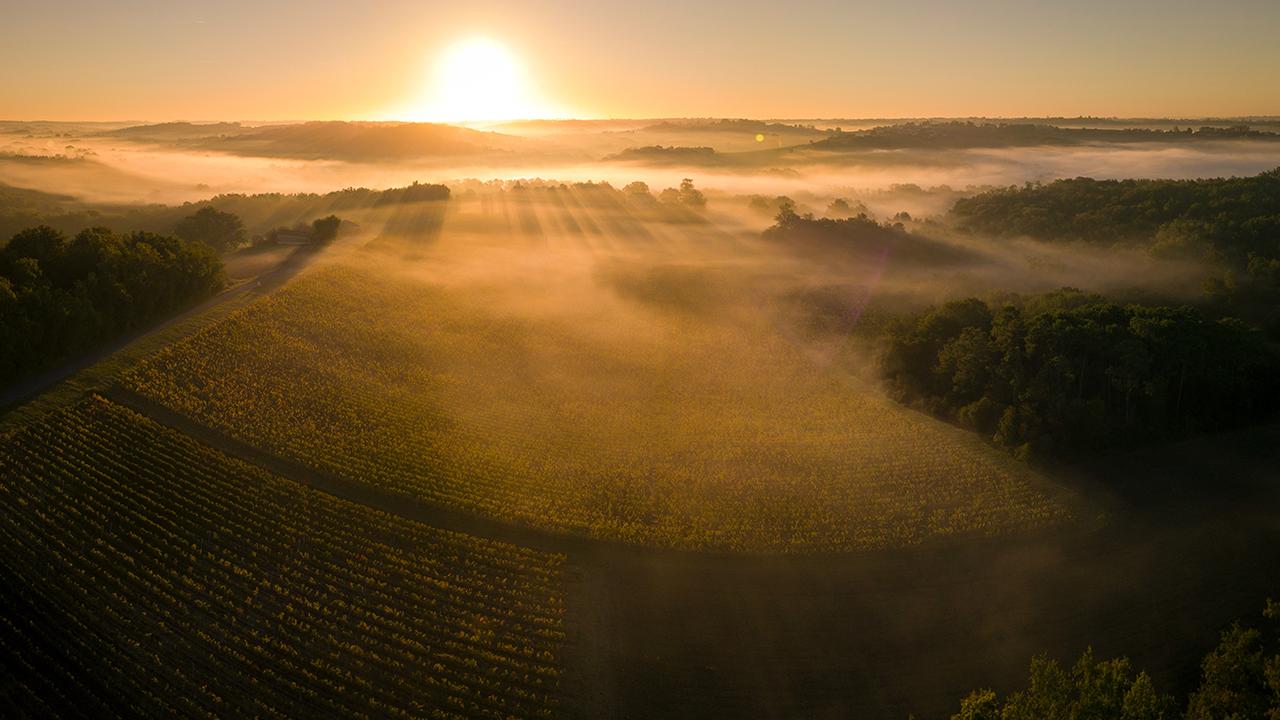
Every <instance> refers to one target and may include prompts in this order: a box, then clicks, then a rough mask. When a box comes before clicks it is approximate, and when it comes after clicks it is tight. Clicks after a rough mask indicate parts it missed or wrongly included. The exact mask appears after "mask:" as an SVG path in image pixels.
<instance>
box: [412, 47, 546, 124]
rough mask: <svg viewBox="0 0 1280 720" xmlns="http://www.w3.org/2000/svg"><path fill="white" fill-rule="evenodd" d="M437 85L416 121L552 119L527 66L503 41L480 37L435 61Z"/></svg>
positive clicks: (447, 51) (419, 110)
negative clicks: (538, 96)
mask: <svg viewBox="0 0 1280 720" xmlns="http://www.w3.org/2000/svg"><path fill="white" fill-rule="evenodd" d="M434 67H435V75H434V85H433V88H432V91H431V94H430V96H429V99H428V100H427V101H426V102H425V103H424V104H423V105H422V106H421V108H420V109H418V110H417V111H416V112H414V113H413V114H414V115H415V116H416V117H415V118H414V119H418V120H430V121H434V122H469V121H486V120H517V119H528V118H545V117H552V116H554V115H555V114H556V113H552V112H551V111H550V110H549V108H548V107H547V106H546V105H545V104H544V103H543V102H542V101H541V100H540V99H538V98H537V97H536V93H535V92H534V89H533V86H532V84H531V80H530V78H529V77H528V74H527V72H526V70H525V67H524V64H523V63H522V62H521V61H520V59H519V58H518V57H516V56H515V55H514V54H512V53H511V51H509V50H508V49H507V48H506V47H505V46H503V45H502V44H501V43H499V42H496V41H494V40H491V39H489V38H484V37H477V38H471V39H468V40H464V41H462V42H459V43H457V44H455V45H452V46H450V47H448V48H446V49H445V50H444V52H442V53H441V54H440V56H439V57H438V58H436V59H435V65H434Z"/></svg>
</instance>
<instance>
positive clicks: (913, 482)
mask: <svg viewBox="0 0 1280 720" xmlns="http://www.w3.org/2000/svg"><path fill="white" fill-rule="evenodd" d="M549 235H550V234H549ZM566 237H569V236H567V234H566V235H559V236H554V237H553V239H550V240H548V241H547V242H557V241H559V242H569V241H570V240H566ZM695 237H699V238H700V239H699V241H700V242H713V241H714V237H713V236H712V237H709V238H708V237H704V236H701V235H696V236H695ZM443 238H444V239H442V240H441V243H440V244H439V245H437V246H417V249H415V250H412V253H413V254H412V257H411V258H405V257H404V256H403V255H400V254H398V253H401V252H404V250H403V249H401V250H396V249H391V250H388V251H387V253H388V254H383V253H382V252H380V251H369V252H368V253H365V254H363V255H360V254H358V255H356V256H355V257H351V258H346V259H343V260H341V261H335V262H334V263H332V264H329V265H326V266H324V267H319V268H317V269H315V270H314V271H312V272H310V273H308V274H307V275H305V276H303V277H301V278H299V279H298V280H297V281H296V282H294V283H293V284H291V285H289V286H288V287H286V288H285V289H283V290H282V291H281V292H278V293H275V294H273V295H271V296H270V297H267V298H263V299H261V300H259V301H257V302H255V303H254V304H253V305H251V306H249V307H247V308H244V309H243V310H240V311H237V312H236V313H235V314H233V315H232V316H230V317H228V318H227V319H226V320H225V321H223V322H220V323H218V324H216V325H213V326H211V327H209V328H207V329H205V330H203V331H202V332H200V333H197V334H196V335H194V336H192V337H191V338H189V339H187V340H185V341H182V342H179V343H175V344H174V345H172V346H170V347H167V348H165V349H164V350H162V351H161V352H159V353H158V354H157V355H156V356H154V357H153V358H151V359H149V360H148V361H146V362H145V363H143V364H142V365H141V366H140V367H139V368H137V369H136V370H134V371H132V372H130V373H128V374H127V376H126V378H125V384H126V386H127V387H129V388H131V389H132V390H134V391H137V392H139V393H142V394H143V395H146V396H147V397H149V398H151V399H153V400H155V401H158V402H160V403H162V404H164V405H166V406H168V407H169V408H172V409H174V410H177V411H178V412H181V413H184V414H186V415H188V416H189V417H191V418H193V419H195V420H197V421H199V422H203V423H206V424H208V425H210V426H211V427H214V428H217V429H219V430H221V431H223V432H225V433H227V434H229V435H231V436H233V437H236V438H238V439H240V440H243V441H246V442H249V443H251V444H254V445H257V446H259V447H261V448H264V449H266V450H269V451H271V452H275V453H278V454H280V455H282V456H285V457H288V458H291V459H293V460H296V461H299V462H301V463H303V464H306V465H310V466H312V467H314V468H317V469H319V470H322V471H325V472H328V473H333V474H336V475H339V476H342V477H345V478H348V479H352V480H357V481H360V482H365V483H369V484H370V485H373V486H376V487H379V488H383V489H389V490H393V491H397V492H402V493H405V494H408V495H412V496H415V497H419V498H424V499H427V500H429V501H431V502H434V503H438V504H440V505H442V506H445V507H449V508H454V509H461V510H466V511H470V512H474V513H477V514H481V515H485V516H488V517H494V518H499V519H503V520H507V521H511V522H514V523H517V524H524V525H532V526H535V527H539V528H544V529H551V530H558V531H565V532H570V533H574V534H579V535H586V536H590V537H595V538H600V539H607V540H616V541H622V542H627V543H638V544H646V545H656V546H662V547H674V548H687V549H704V550H734V551H749V552H806V551H824V552H836V551H846V550H857V549H871V548H884V547H896V546H902V545H913V544H917V543H920V542H923V541H926V540H930V539H936V538H939V537H943V536H947V535H954V534H962V535H994V534H1000V533H1005V532H1010V531H1016V530H1021V529H1028V528H1036V527H1042V526H1045V525H1052V524H1056V523H1061V522H1063V521H1065V520H1066V519H1067V518H1068V517H1070V514H1071V512H1072V511H1071V509H1070V503H1071V502H1072V501H1071V499H1070V498H1069V496H1068V494H1066V493H1064V492H1063V491H1061V490H1055V489H1054V488H1053V487H1052V486H1051V485H1049V484H1048V483H1046V482H1045V481H1044V480H1042V479H1040V478H1038V477H1036V476H1035V474H1034V473H1032V472H1030V471H1029V470H1027V469H1026V468H1024V467H1021V466H1019V465H1018V464H1017V463H1015V462H1013V461H1012V460H1011V459H1010V458H1008V457H1006V456H1003V455H1001V454H999V453H997V452H993V451H992V450H990V449H989V448H987V447H985V446H983V444H982V443H981V442H978V441H976V440H974V439H972V438H969V437H966V436H965V434H964V433H962V432H960V431H958V430H956V429H954V428H951V427H948V426H946V425H945V424H942V423H939V422H937V421H935V420H932V419H930V418H927V417H925V416H922V415H920V414H917V413H913V412H910V411H907V410H904V409H902V408H900V407H898V406H896V405H894V404H893V403H892V402H890V401H889V400H887V399H885V398H883V397H882V396H881V395H880V394H879V393H878V392H877V391H876V390H875V389H874V388H873V387H871V386H870V385H868V384H866V383H865V382H862V381H860V380H858V379H857V378H854V377H852V376H850V375H849V374H848V373H846V372H843V371H841V370H839V369H838V368H835V367H831V366H825V367H824V366H822V365H815V364H814V362H813V361H812V359H811V358H810V357H809V355H808V354H807V350H806V348H805V347H803V346H801V345H797V344H795V343H793V342H791V339H790V337H791V336H790V335H789V334H788V333H787V332H785V329H784V328H780V327H778V326H775V325H772V324H769V323H767V322H766V323H764V324H761V323H760V322H759V320H754V321H744V320H742V319H741V318H739V317H737V316H735V315H734V314H733V312H732V311H724V312H723V313H722V312H720V311H719V310H716V311H714V313H715V314H714V315H713V316H710V317H709V316H707V315H706V314H705V313H700V307H701V304H702V303H703V301H704V298H703V297H701V296H702V295H703V294H706V295H707V296H709V297H711V298H712V299H711V300H710V301H709V302H715V299H714V296H715V294H716V293H718V292H720V290H718V289H717V288H715V287H714V286H710V287H709V286H707V285H703V284H700V278H701V276H700V275H697V273H700V272H702V271H703V270H704V268H702V267H699V266H691V267H690V272H692V273H695V275H694V276H693V277H694V281H693V282H692V283H690V282H688V281H686V280H684V278H683V277H682V276H681V275H680V273H679V272H678V271H679V268H676V270H677V272H675V273H672V274H671V275H670V276H669V277H670V281H669V282H671V283H673V284H674V285H676V286H675V287H671V288H670V292H667V293H666V297H664V298H661V299H660V300H659V303H670V302H677V303H679V302H681V300H682V299H687V301H688V304H689V307H684V308H680V307H677V308H674V309H673V308H671V307H670V306H668V305H665V304H659V305H657V306H656V307H655V306H654V305H653V303H652V301H650V300H648V299H646V297H651V296H652V293H653V292H654V290H655V287H654V286H653V285H652V282H654V281H655V280H654V279H655V278H656V282H668V276H664V275H662V273H663V272H665V271H667V270H669V268H667V267H665V266H663V265H660V264H656V265H650V264H648V263H650V262H651V261H648V260H644V259H641V260H636V259H635V258H627V256H626V254H625V250H624V251H620V252H618V253H616V254H612V253H607V252H604V251H599V250H593V251H592V252H590V253H584V252H581V251H571V250H569V249H567V248H562V249H560V250H558V251H556V252H555V253H554V254H553V255H550V256H548V255H546V254H544V251H542V250H540V249H533V250H531V249H529V248H526V247H521V246H520V245H519V241H515V243H514V244H515V247H509V246H508V247H497V248H494V247H469V246H468V245H467V243H469V242H470V241H471V238H470V237H469V236H467V235H466V234H465V233H461V234H460V235H459V236H458V237H454V238H452V239H451V237H450V234H449V232H448V230H447V229H446V231H445V233H444V235H443ZM632 247H633V248H634V247H635V246H634V245H633V246H632ZM619 258H621V259H622V260H623V261H622V262H620V261H619ZM551 262H554V263H555V264H557V265H558V268H557V269H552V268H551V267H550V263H551ZM481 266H486V267H491V268H495V269H494V270H492V271H490V273H489V274H487V275H484V274H481V275H475V274H472V273H475V272H477V271H478V268H480V267H481ZM392 267H394V268H395V269H392ZM713 269H715V268H713ZM719 270H720V271H721V272H723V273H724V274H725V275H726V276H727V277H728V278H729V279H730V280H731V281H732V282H738V281H739V277H738V276H739V274H740V272H742V271H740V270H739V269H736V268H733V267H731V266H729V267H722V268H719ZM620 274H621V276H619V275H620ZM619 286H621V288H622V289H621V290H617V289H616V288H618V287H619ZM664 289H665V288H664ZM682 292H684V293H686V294H682ZM730 292H732V291H730ZM637 296H639V299H638V300H637V299H636V298H637ZM728 301H729V302H732V303H737V302H739V300H738V299H737V298H736V297H735V296H733V295H732V294H730V295H729V297H728ZM701 309H703V310H705V308H701Z"/></svg>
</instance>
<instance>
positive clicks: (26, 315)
mask: <svg viewBox="0 0 1280 720" xmlns="http://www.w3.org/2000/svg"><path fill="white" fill-rule="evenodd" d="M224 284H225V278H224V276H223V270H222V263H221V262H220V261H219V260H218V257H217V255H216V254H215V253H214V251H213V250H212V249H211V248H210V247H208V246H207V245H204V244H202V243H199V242H192V241H187V240H183V239H181V238H178V237H174V236H171V235H158V234H155V233H148V232H132V233H126V234H117V233H114V232H112V231H111V230H108V229H106V228H101V227H94V228H88V229H85V230H82V231H80V232H79V233H76V235H75V236H74V237H70V238H69V237H67V236H66V235H65V234H63V233H62V232H61V231H59V230H56V229H54V228H50V227H48V226H38V227H34V228H30V229H27V230H23V231H21V232H19V233H17V234H16V235H14V236H13V238H12V239H11V240H9V242H8V244H6V245H5V246H4V247H3V249H0V347H3V348H5V352H3V353H0V387H3V386H8V385H9V384H11V383H13V382H14V381H16V380H18V379H20V378H22V377H24V376H26V375H28V374H30V373H32V372H35V371H38V370H40V369H42V368H45V367H48V366H50V365H51V364H53V363H55V362H57V361H59V360H61V359H64V358H68V357H70V356H72V355H74V354H76V353H80V352H84V351H86V350H88V349H90V348H92V347H94V346H95V345H97V344H99V343H101V342H104V341H106V340H108V339H110V338H113V337H116V336H118V335H120V334H122V333H125V332H128V331H130V330H133V329H136V328H139V327H141V326H143V325H145V324H146V323H147V322H149V321H152V320H154V319H156V318H158V317H161V316H164V315H166V314H169V313H172V312H174V311H175V310H177V309H179V308H182V307H185V306H188V305H191V304H193V303H195V302H197V301H199V300H201V299H203V298H206V297H209V296H210V295H212V294H213V293H215V292H217V291H218V290H220V289H221V288H222V287H223V285H224Z"/></svg>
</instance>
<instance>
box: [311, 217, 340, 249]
mask: <svg viewBox="0 0 1280 720" xmlns="http://www.w3.org/2000/svg"><path fill="white" fill-rule="evenodd" d="M341 226H342V218H339V217H338V216H337V215H330V216H328V217H322V218H319V219H317V220H315V221H313V222H312V223H311V237H312V238H313V239H314V240H315V241H316V242H318V243H327V242H331V241H332V240H333V239H334V238H336V237H338V228H340V227H341Z"/></svg>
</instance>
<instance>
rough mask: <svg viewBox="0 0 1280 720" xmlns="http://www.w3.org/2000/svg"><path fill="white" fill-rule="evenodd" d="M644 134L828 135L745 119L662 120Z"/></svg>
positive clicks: (805, 127)
mask: <svg viewBox="0 0 1280 720" xmlns="http://www.w3.org/2000/svg"><path fill="white" fill-rule="evenodd" d="M641 130H642V131H644V132H673V133H688V132H728V133H750V134H756V133H763V134H765V135H801V136H806V137H825V136H826V135H828V134H829V133H828V132H827V131H825V130H819V129H817V128H815V127H813V126H810V125H789V124H786V123H778V122H767V121H764V120H747V119H736V120H731V119H688V120H664V121H662V122H660V123H655V124H653V125H648V126H646V127H644V128H641Z"/></svg>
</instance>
